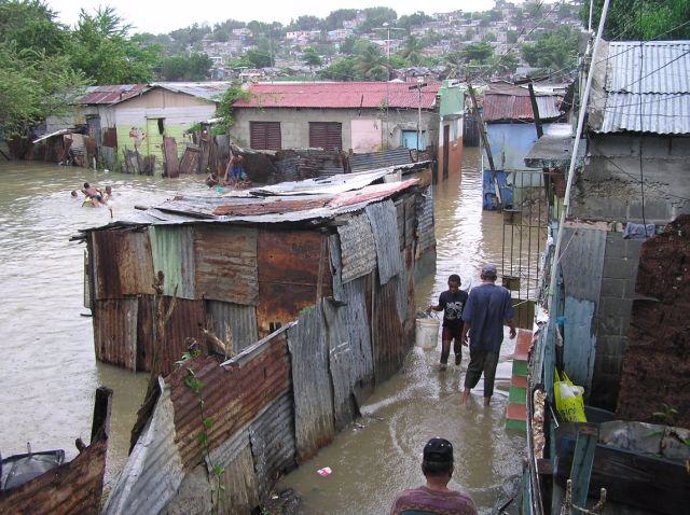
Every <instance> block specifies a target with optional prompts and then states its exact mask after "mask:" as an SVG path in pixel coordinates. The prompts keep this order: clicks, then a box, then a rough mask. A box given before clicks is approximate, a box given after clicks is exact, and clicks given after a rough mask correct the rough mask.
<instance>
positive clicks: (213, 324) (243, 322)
mask: <svg viewBox="0 0 690 515" xmlns="http://www.w3.org/2000/svg"><path fill="white" fill-rule="evenodd" d="M206 327H207V328H208V329H210V330H211V331H213V333H214V334H215V335H216V336H217V337H218V338H220V339H221V340H223V341H224V342H226V343H227V342H228V341H232V350H233V352H235V353H238V352H240V351H241V350H243V349H245V348H247V347H248V346H249V345H251V344H253V343H254V342H256V341H257V340H258V339H259V334H258V331H257V326H256V309H255V308H254V306H241V305H239V304H233V303H231V302H220V301H215V300H207V301H206Z"/></svg>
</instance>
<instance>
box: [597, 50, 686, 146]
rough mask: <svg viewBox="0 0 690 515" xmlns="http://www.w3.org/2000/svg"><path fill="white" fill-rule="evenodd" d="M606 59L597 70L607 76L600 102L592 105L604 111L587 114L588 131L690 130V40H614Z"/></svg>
mask: <svg viewBox="0 0 690 515" xmlns="http://www.w3.org/2000/svg"><path fill="white" fill-rule="evenodd" d="M605 59H606V63H605V64H606V66H600V67H598V68H599V70H597V71H595V73H599V74H601V73H604V74H605V75H604V77H600V79H601V81H600V82H599V83H600V84H601V85H602V86H600V89H603V96H604V102H603V105H602V104H600V103H596V102H595V104H598V105H595V106H594V107H593V108H592V111H593V112H594V111H603V112H602V116H601V117H599V116H592V117H591V118H590V122H591V125H592V129H594V130H595V131H596V132H602V133H610V132H623V131H633V132H649V133H654V134H689V133H690V80H689V78H690V41H646V42H643V41H625V42H612V43H609V44H608V56H607V58H605ZM597 64H598V63H594V65H597ZM595 67H596V66H595ZM597 94H599V95H600V96H601V91H599V92H597V91H596V90H595V92H594V95H595V96H596V95H597Z"/></svg>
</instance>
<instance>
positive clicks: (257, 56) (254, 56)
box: [243, 48, 273, 68]
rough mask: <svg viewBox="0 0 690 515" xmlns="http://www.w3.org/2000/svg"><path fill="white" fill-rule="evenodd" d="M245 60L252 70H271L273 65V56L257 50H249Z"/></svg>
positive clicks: (244, 57)
mask: <svg viewBox="0 0 690 515" xmlns="http://www.w3.org/2000/svg"><path fill="white" fill-rule="evenodd" d="M243 59H244V60H245V61H246V63H247V65H248V66H249V67H250V68H270V67H271V66H272V65H273V59H272V58H271V54H269V53H268V52H267V51H265V50H260V49H257V48H250V49H249V50H247V51H246V52H245V53H244V56H243Z"/></svg>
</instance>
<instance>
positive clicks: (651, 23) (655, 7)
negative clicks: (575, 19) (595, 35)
mask: <svg viewBox="0 0 690 515" xmlns="http://www.w3.org/2000/svg"><path fill="white" fill-rule="evenodd" d="M594 2H595V3H594V16H593V21H592V24H593V27H592V29H593V30H596V27H597V26H598V24H599V19H600V18H601V10H602V8H603V6H604V0H594ZM580 19H581V20H582V21H583V23H584V24H585V26H586V25H587V24H588V22H589V2H587V3H585V4H583V5H582V6H581V8H580ZM688 20H690V0H612V1H611V3H610V6H609V12H608V14H607V15H606V26H605V27H604V39H607V40H610V41H611V40H623V41H637V40H641V41H650V40H675V39H690V24H689V23H686V22H687V21H688Z"/></svg>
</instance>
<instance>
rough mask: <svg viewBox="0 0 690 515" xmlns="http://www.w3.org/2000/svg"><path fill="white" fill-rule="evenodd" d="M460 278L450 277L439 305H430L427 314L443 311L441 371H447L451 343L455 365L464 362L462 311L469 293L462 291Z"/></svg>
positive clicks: (439, 299)
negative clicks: (432, 311)
mask: <svg viewBox="0 0 690 515" xmlns="http://www.w3.org/2000/svg"><path fill="white" fill-rule="evenodd" d="M461 284H462V281H461V280H460V276H459V275H457V274H453V275H451V276H450V277H448V290H447V291H444V292H442V293H441V295H439V297H438V305H436V306H432V305H429V307H428V308H427V312H430V311H431V310H432V309H433V310H434V311H441V310H443V332H442V334H441V370H445V368H446V364H447V363H448V356H449V355H450V342H451V341H453V352H454V353H455V365H456V366H460V362H461V361H462V325H463V320H462V310H463V308H464V307H465V302H467V292H466V291H462V290H461V289H460V285H461Z"/></svg>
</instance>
